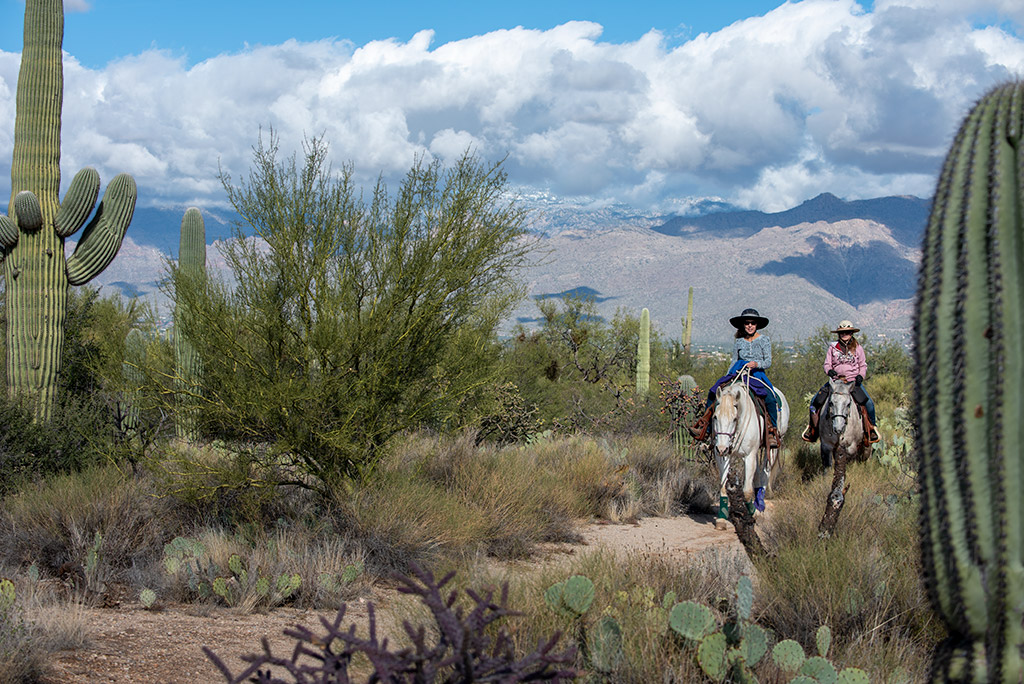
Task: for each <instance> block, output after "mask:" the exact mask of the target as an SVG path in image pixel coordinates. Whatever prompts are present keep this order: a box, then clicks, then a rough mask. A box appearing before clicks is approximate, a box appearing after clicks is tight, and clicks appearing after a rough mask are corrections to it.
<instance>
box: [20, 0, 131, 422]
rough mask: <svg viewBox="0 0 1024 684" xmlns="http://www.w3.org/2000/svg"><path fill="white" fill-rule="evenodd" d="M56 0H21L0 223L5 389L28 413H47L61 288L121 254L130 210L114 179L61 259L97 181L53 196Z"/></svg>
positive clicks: (59, 23)
mask: <svg viewBox="0 0 1024 684" xmlns="http://www.w3.org/2000/svg"><path fill="white" fill-rule="evenodd" d="M63 37H64V7H63V3H62V0H27V2H26V3H25V43H24V49H23V51H22V58H21V71H20V73H19V74H18V94H17V115H16V117H15V123H14V160H13V163H12V165H11V202H10V207H9V214H10V215H9V217H8V216H0V259H2V260H3V262H4V278H5V281H6V289H7V296H6V299H7V321H8V323H7V386H8V391H9V392H10V393H12V394H21V395H25V396H29V397H31V398H32V399H33V401H34V402H35V405H36V415H37V416H38V417H40V418H43V419H45V418H47V417H48V416H49V413H50V409H51V407H52V405H53V401H54V398H55V393H56V387H57V375H58V374H59V372H60V361H61V352H62V349H63V347H64V321H65V319H66V317H67V301H68V286H69V285H84V284H85V283H87V282H89V281H90V280H92V279H93V278H94V277H96V276H97V275H98V274H99V273H101V272H102V271H103V269H105V268H106V267H107V265H108V264H109V263H110V262H111V260H113V258H114V256H115V255H116V254H117V251H118V249H120V247H121V241H122V240H123V239H124V234H125V231H126V230H127V229H128V224H129V223H130V222H131V218H132V213H133V211H134V210H135V198H136V188H135V181H134V180H132V177H131V176H128V175H126V174H121V175H119V176H116V177H115V178H114V179H113V180H112V181H111V182H110V185H109V186H108V187H107V190H106V192H105V193H104V195H103V200H102V201H101V202H100V204H99V207H98V208H97V209H96V214H95V216H94V217H93V219H92V221H90V222H89V224H88V225H87V226H86V228H85V231H84V232H83V233H82V235H81V238H80V239H79V241H78V246H77V247H76V248H75V253H74V254H73V255H72V256H71V257H70V258H67V259H65V256H64V240H65V238H67V237H70V236H71V235H72V234H74V233H75V232H76V231H78V229H79V228H81V227H82V225H83V224H84V223H85V221H86V219H88V218H89V215H90V214H91V213H92V211H93V207H94V206H95V204H96V198H97V196H98V194H99V188H100V178H99V174H98V173H96V171H95V170H94V169H91V168H86V169H82V170H81V171H79V172H78V174H76V175H75V177H74V179H73V180H72V181H71V185H70V187H69V189H68V192H67V194H66V195H65V197H64V202H63V203H61V202H60V201H59V200H58V195H57V193H58V190H59V188H60V116H61V104H62V98H63V78H64V77H63V65H62V61H61V43H62V41H63Z"/></svg>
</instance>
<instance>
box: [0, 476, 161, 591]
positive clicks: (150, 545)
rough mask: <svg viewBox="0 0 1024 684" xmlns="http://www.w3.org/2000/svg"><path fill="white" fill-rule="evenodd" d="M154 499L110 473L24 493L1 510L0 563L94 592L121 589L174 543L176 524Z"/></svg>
mask: <svg viewBox="0 0 1024 684" xmlns="http://www.w3.org/2000/svg"><path fill="white" fill-rule="evenodd" d="M153 494H154V492H153V490H152V488H151V487H150V486H149V484H148V483H147V482H146V480H145V479H142V478H138V477H134V476H132V475H128V474H125V473H123V472H121V471H120V470H118V469H117V468H115V467H113V466H109V465H108V466H96V467H93V468H89V469H87V470H84V471H82V472H80V473H72V474H67V475H59V476H54V477H51V478H49V479H46V480H43V481H41V482H38V483H34V484H30V485H28V486H25V487H24V488H22V489H21V490H20V491H19V492H17V493H15V494H9V495H8V496H6V497H5V498H4V500H3V504H2V509H0V562H2V563H5V564H9V565H13V566H23V565H29V564H31V563H35V564H37V565H38V567H39V568H40V569H41V571H43V573H45V574H49V575H56V574H57V573H58V572H64V573H71V574H72V575H73V576H77V577H78V578H79V579H81V580H86V581H87V582H88V584H89V588H91V589H97V590H98V589H99V587H100V585H101V584H102V583H103V582H107V581H126V580H127V579H128V578H129V576H130V573H131V571H132V569H133V568H134V567H135V566H136V565H137V564H144V563H145V562H146V561H147V560H148V559H151V558H152V557H153V556H155V555H156V554H157V553H158V550H159V549H160V548H161V547H162V545H163V542H164V538H165V537H167V536H173V534H172V532H171V530H173V529H174V528H175V520H174V519H173V517H172V516H169V515H167V510H166V508H165V507H164V505H163V503H162V502H161V500H159V499H157V498H155V497H154V496H153ZM97 535H98V536H97ZM90 552H92V554H93V555H94V557H93V558H92V559H90ZM90 564H91V565H90ZM87 568H88V569H89V570H90V571H89V572H86V570H87ZM62 569H63V570H62Z"/></svg>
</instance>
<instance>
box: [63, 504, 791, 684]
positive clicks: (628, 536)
mask: <svg viewBox="0 0 1024 684" xmlns="http://www.w3.org/2000/svg"><path fill="white" fill-rule="evenodd" d="M770 505H771V502H769V506H770ZM769 513H770V509H769ZM581 532H582V534H583V537H584V539H585V540H586V544H587V546H588V547H591V548H593V547H604V548H607V549H609V550H611V551H613V552H615V553H621V554H624V555H635V554H638V553H658V554H668V555H669V556H671V557H678V558H679V559H680V561H681V562H686V560H687V559H688V558H692V557H693V556H694V554H697V553H700V552H702V551H704V550H706V549H709V548H714V547H717V548H721V549H722V550H733V551H736V552H741V553H742V546H740V544H739V541H738V540H737V539H736V535H735V533H734V532H733V531H732V530H731V529H729V530H728V531H719V530H716V529H715V526H714V519H713V518H712V516H710V515H705V516H701V515H697V516H681V517H676V518H645V519H643V520H641V521H640V522H639V523H637V524H627V525H617V524H590V525H587V526H585V527H584V528H583V529H582V530H581ZM578 548H580V549H581V550H582V549H585V548H587V547H578ZM564 551H565V549H563V555H565V554H564ZM556 555H557V554H550V555H549V560H550V562H557V560H554V559H553V558H554V556H556ZM540 562H542V563H543V562H544V561H543V560H540ZM389 592H390V590H388V589H386V588H379V589H376V590H375V594H374V596H373V597H372V599H371V600H372V601H373V602H374V604H375V605H377V606H378V612H379V613H380V614H381V618H382V619H383V620H384V621H385V623H384V626H383V628H384V629H385V630H386V629H387V628H388V624H389V623H390V624H391V625H393V624H394V620H395V618H396V617H398V616H394V615H389V614H388V608H389V603H391V599H392V598H393V596H394V594H393V593H389ZM335 614H336V613H335V611H325V612H321V613H318V612H316V611H310V610H306V611H303V610H297V609H293V608H279V609H276V610H274V611H273V612H270V613H267V614H248V615H239V614H234V613H232V612H231V611H230V610H228V609H212V610H209V612H208V613H207V614H201V613H199V612H197V611H196V608H195V606H188V605H170V606H165V607H164V609H163V610H158V611H157V610H144V609H142V607H141V606H140V605H139V604H121V605H120V606H118V607H115V608H90V609H86V616H87V622H88V626H89V632H90V638H89V642H90V643H89V645H88V646H87V647H86V648H82V649H78V650H75V651H65V652H62V653H60V654H58V655H57V657H56V659H55V662H54V663H53V666H54V667H53V677H52V678H51V679H50V680H49V681H50V682H53V683H54V684H56V683H58V682H59V683H62V684H63V683H66V684H85V683H87V682H88V683H90V684H91V683H93V682H112V683H118V684H120V683H124V684H127V683H129V682H131V683H133V684H157V683H159V684H168V683H174V684H177V683H182V684H184V683H189V684H194V683H197V682H223V681H224V678H223V676H222V675H221V674H220V673H219V672H218V671H217V670H216V668H215V667H214V666H213V664H212V663H211V662H210V661H209V660H208V659H207V657H206V656H205V654H204V653H203V652H202V651H201V650H200V646H201V645H203V644H206V645H208V646H210V647H211V648H212V649H213V650H214V651H215V652H216V653H217V654H218V655H219V656H220V657H221V658H223V659H224V660H225V662H226V663H227V664H228V665H229V666H230V667H232V668H233V669H234V670H235V671H236V672H238V671H239V670H241V669H242V666H243V662H242V660H241V655H243V654H246V653H253V652H255V651H258V650H259V649H260V646H259V643H260V639H261V638H263V637H267V638H268V639H269V640H270V642H271V646H272V648H273V650H274V652H275V654H279V655H287V654H288V653H290V649H291V648H292V647H293V645H294V641H293V640H292V639H290V638H288V637H285V636H284V635H283V631H284V630H285V629H286V628H288V627H291V626H294V625H296V624H303V625H306V626H307V627H309V628H310V629H312V630H313V631H319V630H318V626H319V622H318V620H319V616H321V615H322V616H323V617H325V618H328V619H333V618H334V616H335ZM366 616H367V609H366V602H365V601H362V602H358V603H354V604H351V605H350V606H349V609H348V613H347V616H346V617H347V620H346V622H348V619H352V620H354V621H356V622H357V623H361V624H365V623H366Z"/></svg>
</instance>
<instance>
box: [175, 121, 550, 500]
mask: <svg viewBox="0 0 1024 684" xmlns="http://www.w3.org/2000/svg"><path fill="white" fill-rule="evenodd" d="M222 180H223V181H224V184H225V189H226V191H227V194H228V198H229V199H230V201H231V203H232V205H233V206H234V208H235V210H236V211H237V212H238V213H239V215H240V216H241V217H242V222H243V224H242V225H239V226H236V231H235V236H234V239H232V240H229V241H227V243H226V244H225V246H224V247H223V248H222V252H223V256H224V258H225V261H226V263H227V266H228V268H229V270H230V271H231V278H230V282H223V281H218V280H215V279H195V278H190V277H189V276H188V274H187V273H186V272H185V270H184V269H183V268H182V266H181V265H178V266H172V268H171V278H170V287H171V294H172V296H173V297H174V299H175V302H176V307H177V311H178V318H177V319H176V320H175V325H176V327H177V329H176V334H182V335H185V336H187V338H188V339H189V340H190V342H191V344H192V345H193V347H194V349H195V351H196V353H197V354H198V355H199V358H200V359H201V361H202V367H203V375H202V383H203V391H202V393H197V394H196V396H195V397H194V399H195V400H196V401H197V402H198V404H197V409H198V411H197V419H198V420H199V421H201V423H202V425H201V426H200V427H201V428H202V429H203V431H204V432H206V433H207V434H211V435H222V436H224V437H226V438H235V439H241V440H245V441H249V442H260V443H264V444H268V443H269V444H272V445H273V446H274V449H273V452H274V454H273V457H274V458H275V459H279V460H280V459H285V460H289V461H290V462H292V463H294V464H295V465H297V466H298V467H299V468H300V469H301V470H303V471H304V472H305V473H306V474H307V475H309V476H311V479H310V478H306V479H305V480H304V483H307V484H308V483H309V482H311V481H312V482H315V483H317V484H316V485H315V486H317V487H323V488H325V489H327V490H329V489H332V488H333V486H334V485H337V484H338V482H339V480H343V479H345V478H348V477H353V476H359V475H361V474H365V473H366V472H368V471H369V470H371V469H372V468H373V466H374V464H375V463H376V462H377V460H378V457H379V455H380V453H381V451H380V450H381V447H382V446H384V444H385V443H386V442H387V440H388V439H389V438H390V437H391V436H392V435H394V434H395V433H396V432H398V431H400V430H403V429H406V428H408V427H410V426H413V425H417V424H421V423H423V422H430V423H432V424H435V425H436V424H438V423H439V422H440V423H444V421H446V420H447V419H449V418H450V417H451V416H452V415H453V413H455V412H457V411H458V410H461V409H465V407H466V398H467V397H468V396H470V395H471V394H472V393H473V392H477V391H480V390H481V389H482V388H484V387H486V386H488V385H489V384H491V383H493V382H494V380H495V378H496V373H497V369H496V364H495V363H493V360H495V359H496V358H497V355H498V349H499V347H498V344H497V341H496V336H495V335H494V333H495V330H496V327H497V325H498V323H499V322H500V321H501V320H502V319H503V318H504V316H505V315H507V313H508V312H509V311H510V310H511V306H512V305H513V304H514V303H515V302H516V301H517V299H518V297H519V296H520V293H521V289H522V288H521V286H520V285H519V283H518V281H517V280H516V274H517V269H518V267H519V266H520V265H521V264H522V263H523V262H524V260H525V258H526V255H527V252H528V250H529V249H530V247H531V245H532V241H531V240H529V239H527V238H526V236H525V234H524V230H523V221H524V214H523V212H522V210H520V208H519V207H518V205H517V204H516V203H515V202H514V201H512V200H510V199H509V196H508V194H507V192H506V184H505V175H504V174H503V172H501V170H500V168H499V167H498V166H489V165H485V164H482V163H481V162H479V161H478V160H476V159H475V158H473V157H470V156H467V157H464V158H462V159H461V160H459V161H458V162H457V163H455V164H454V165H452V166H451V167H450V168H447V169H446V168H443V167H442V166H441V165H439V164H437V163H433V164H426V163H422V162H419V163H416V164H415V165H414V166H413V168H412V169H411V170H410V171H409V172H408V174H407V175H406V177H405V179H404V180H403V181H402V183H401V185H400V187H399V188H398V190H397V192H394V193H393V194H392V192H390V191H389V190H388V189H387V188H386V187H385V186H384V185H383V183H379V184H378V186H377V187H376V188H375V189H374V190H373V192H372V199H370V200H368V201H364V200H363V199H362V193H361V191H359V190H358V189H357V188H356V187H355V186H354V184H353V182H352V173H351V169H350V168H343V169H341V171H340V173H333V172H332V170H331V169H330V167H329V165H328V164H327V147H326V145H325V144H324V143H323V142H322V141H321V140H319V139H314V140H311V141H307V143H306V145H305V150H304V158H303V159H301V160H298V159H296V157H295V156H293V157H291V158H290V159H287V160H284V161H281V160H279V159H278V150H277V144H276V140H275V139H274V138H273V136H271V138H270V139H269V141H265V140H263V139H261V140H260V142H259V144H258V145H257V146H256V147H255V149H254V158H253V165H252V168H251V170H250V172H249V174H248V176H247V177H245V178H243V179H242V180H241V182H239V183H237V184H234V183H232V181H231V179H230V178H228V177H227V176H224V177H223V178H222ZM253 232H255V237H253V236H251V233H253ZM247 235H250V236H249V237H247Z"/></svg>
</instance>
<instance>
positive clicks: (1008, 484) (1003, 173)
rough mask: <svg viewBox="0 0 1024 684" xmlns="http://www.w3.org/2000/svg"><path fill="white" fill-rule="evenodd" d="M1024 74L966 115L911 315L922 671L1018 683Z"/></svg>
mask: <svg viewBox="0 0 1024 684" xmlns="http://www.w3.org/2000/svg"><path fill="white" fill-rule="evenodd" d="M1022 146H1024V84H1021V83H1014V84H1008V85H1004V86H1001V87H998V88H996V89H994V90H993V91H991V92H990V93H989V94H987V95H986V96H985V97H984V98H982V99H981V101H980V102H978V104H977V105H976V106H975V107H974V109H973V110H972V111H971V113H970V114H969V115H968V116H967V119H966V120H965V121H964V123H963V125H962V126H961V128H960V131H959V133H958V134H957V136H956V139H955V141H954V143H953V147H952V149H951V150H950V152H949V155H948V156H947V157H946V161H945V164H944V166H943V169H942V173H941V175H940V178H939V183H938V188H937V190H936V193H935V200H934V204H933V206H932V213H931V217H930V219H929V222H928V228H927V231H926V233H925V239H924V249H923V261H922V265H921V271H920V279H919V283H918V306H917V315H916V320H915V332H914V335H915V343H916V344H915V356H916V361H917V363H916V366H917V368H918V369H919V373H918V374H917V375H916V376H915V378H916V383H917V387H916V395H917V401H916V405H917V409H916V410H917V423H918V426H919V429H920V446H919V448H918V454H919V459H920V460H919V468H920V479H921V516H922V538H921V548H922V560H923V564H924V569H925V573H926V587H927V588H928V592H929V597H930V599H931V602H932V604H933V605H934V607H935V609H936V610H937V611H938V613H939V614H940V615H941V616H942V619H943V621H944V622H945V623H946V626H947V629H948V632H949V635H950V636H949V639H948V640H947V641H946V642H945V643H944V644H943V645H942V646H941V647H940V648H939V650H938V651H937V653H936V657H935V661H934V664H933V672H932V677H931V679H932V680H945V681H962V682H970V681H978V682H980V681H1013V682H1016V681H1020V680H1021V678H1022V675H1024V671H1022V663H1021V650H1022V648H1024V498H1022V496H1021V492H1022V490H1024V392H1022V391H1021V388H1020V382H1021V378H1022V377H1024V343H1022V341H1024V151H1022V150H1021V147H1022Z"/></svg>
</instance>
